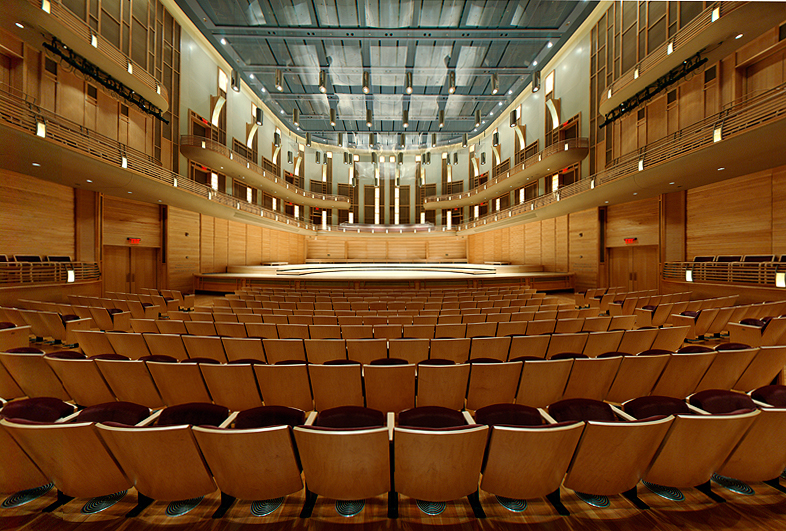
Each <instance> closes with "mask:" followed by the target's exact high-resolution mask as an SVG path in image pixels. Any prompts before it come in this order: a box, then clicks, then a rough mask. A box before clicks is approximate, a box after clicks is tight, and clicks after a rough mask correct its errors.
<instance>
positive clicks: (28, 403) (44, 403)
mask: <svg viewBox="0 0 786 531" xmlns="http://www.w3.org/2000/svg"><path fill="white" fill-rule="evenodd" d="M73 412H74V406H72V405H71V404H66V403H65V402H63V401H62V400H60V399H59V398H50V397H38V398H25V399H23V400H14V401H13V402H8V403H7V404H6V405H5V406H3V409H2V410H0V415H2V416H3V417H5V418H9V419H17V418H19V419H25V420H34V421H36V422H54V421H56V420H57V419H60V418H63V417H65V416H67V415H70V414H71V413H73Z"/></svg>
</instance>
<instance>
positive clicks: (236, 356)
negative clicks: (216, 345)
mask: <svg viewBox="0 0 786 531" xmlns="http://www.w3.org/2000/svg"><path fill="white" fill-rule="evenodd" d="M221 343H223V345H224V354H226V357H227V360H228V361H229V362H230V363H231V362H233V361H235V360H245V359H255V360H259V361H262V362H264V361H265V351H264V350H263V348H262V340H261V339H259V338H253V337H248V338H241V337H222V338H221Z"/></svg>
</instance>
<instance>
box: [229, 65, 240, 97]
mask: <svg viewBox="0 0 786 531" xmlns="http://www.w3.org/2000/svg"><path fill="white" fill-rule="evenodd" d="M229 86H231V87H232V90H234V91H235V92H240V78H239V77H238V73H237V70H235V69H234V68H233V69H232V72H231V73H230V75H229Z"/></svg>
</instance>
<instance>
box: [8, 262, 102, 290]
mask: <svg viewBox="0 0 786 531" xmlns="http://www.w3.org/2000/svg"><path fill="white" fill-rule="evenodd" d="M99 278H101V272H100V271H99V269H98V264H97V263H95V262H40V263H39V262H5V263H0V288H2V287H6V286H24V285H28V284H39V285H40V284H70V283H73V282H89V281H92V280H98V279H99Z"/></svg>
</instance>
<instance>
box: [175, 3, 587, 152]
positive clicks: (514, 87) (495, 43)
mask: <svg viewBox="0 0 786 531" xmlns="http://www.w3.org/2000/svg"><path fill="white" fill-rule="evenodd" d="M596 3H597V2H595V1H586V0H584V1H566V0H521V1H514V0H444V1H443V0H370V1H364V0H177V4H178V5H179V6H180V8H181V9H183V11H184V12H185V13H186V14H187V15H188V16H189V18H190V19H191V20H192V21H193V22H194V24H195V25H196V26H197V27H198V28H199V30H200V31H201V32H202V33H203V35H204V36H205V37H207V39H208V40H209V41H210V42H211V43H212V44H213V46H214V47H215V48H216V49H217V50H218V51H219V52H220V53H221V54H222V56H223V57H224V58H225V59H226V60H227V61H228V62H229V63H230V65H232V66H233V67H234V68H235V69H236V70H237V71H238V72H240V75H241V77H242V78H243V80H244V81H245V82H246V84H248V86H250V87H251V88H252V90H254V91H255V92H256V94H257V95H258V96H259V97H260V98H261V99H262V100H263V101H264V102H265V103H266V104H267V106H268V107H269V108H270V110H271V111H272V112H276V113H278V114H279V117H280V118H281V119H282V121H283V122H284V123H285V124H286V125H287V126H288V127H290V128H291V129H292V130H293V131H299V132H300V134H303V133H305V132H310V133H312V138H313V139H314V140H315V141H320V142H325V143H329V144H336V143H337V140H338V134H337V133H339V132H344V133H346V132H351V133H356V134H349V135H347V134H345V135H344V143H345V144H344V145H347V144H349V145H354V146H355V147H366V148H368V147H369V142H370V140H371V139H370V138H369V134H368V133H372V132H373V133H378V134H377V135H376V145H375V146H374V147H375V148H379V149H399V145H398V142H399V141H400V137H399V135H398V133H402V132H406V133H407V135H406V140H405V142H406V144H405V145H406V147H407V148H409V147H414V148H423V147H426V145H427V143H429V145H430V142H431V138H430V134H431V133H437V143H438V144H439V145H442V144H448V143H455V142H457V141H459V140H460V139H461V136H462V134H463V133H469V134H470V136H472V135H473V134H475V133H476V132H479V131H482V130H483V129H485V128H486V127H488V126H489V125H491V122H492V121H493V119H494V116H493V115H494V114H498V113H499V112H500V111H501V110H502V109H504V108H505V107H506V106H507V105H508V104H510V103H511V102H512V101H513V100H514V99H515V98H516V96H518V95H519V94H520V92H521V91H522V90H523V89H524V88H525V87H526V86H527V85H528V84H529V83H530V81H531V79H532V74H533V72H535V71H537V70H538V68H539V65H545V64H546V63H547V62H548V60H549V59H550V58H551V57H552V56H553V55H554V54H555V53H556V52H557V51H558V50H559V49H560V47H561V46H562V45H564V43H565V42H566V41H567V39H568V38H569V37H570V36H571V35H572V33H573V31H574V30H575V29H576V28H578V27H579V26H580V25H581V23H582V22H583V21H584V19H585V18H586V17H587V16H588V15H589V13H590V12H591V11H592V9H593V8H594V7H595V5H596ZM321 70H325V71H326V83H325V86H324V89H325V92H324V93H323V92H321V91H320V86H319V78H320V71H321ZM276 71H280V72H281V76H282V78H283V82H282V83H281V86H282V89H283V90H281V91H279V90H277V89H276ZM364 72H368V73H369V75H370V91H369V93H368V94H365V93H364V91H363V77H364V76H363V74H364ZM450 72H455V85H456V87H455V92H453V93H450V91H449V79H450V77H449V73H450ZM407 73H411V77H412V93H411V94H408V93H407V91H406V85H405V83H406V79H407ZM494 74H496V76H495V77H496V79H498V89H499V90H498V92H497V93H496V94H494V93H493V84H494V83H493V81H492V76H493V75H494ZM294 109H298V111H299V112H300V121H299V124H300V126H299V128H298V127H297V126H295V125H294V124H293V119H292V118H293V110H294ZM330 109H335V110H336V115H337V120H336V125H335V126H331V124H330V119H329V116H330ZM366 109H371V111H372V116H373V122H372V125H371V127H368V126H367V125H366ZM440 110H444V111H445V122H444V127H442V128H440V127H439V120H438V116H439V111H440ZM404 111H407V112H408V113H409V124H408V125H409V126H408V127H407V128H405V127H404V121H403V112H404ZM476 111H480V114H481V122H482V123H481V125H480V126H479V127H478V128H477V129H476V128H475V113H476Z"/></svg>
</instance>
